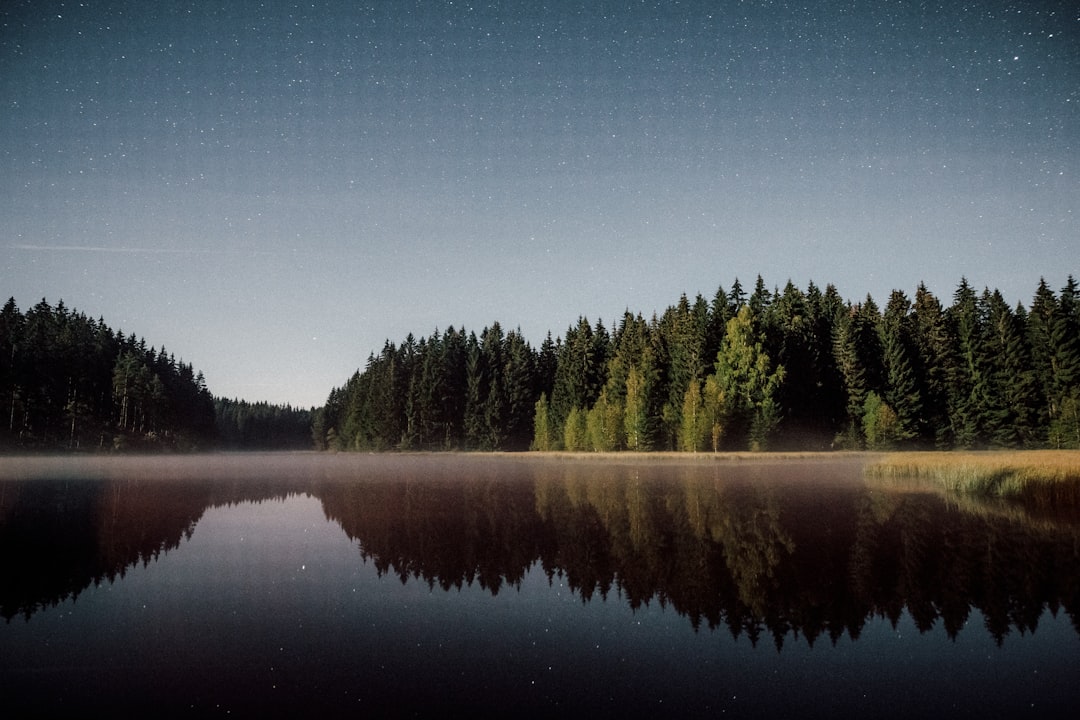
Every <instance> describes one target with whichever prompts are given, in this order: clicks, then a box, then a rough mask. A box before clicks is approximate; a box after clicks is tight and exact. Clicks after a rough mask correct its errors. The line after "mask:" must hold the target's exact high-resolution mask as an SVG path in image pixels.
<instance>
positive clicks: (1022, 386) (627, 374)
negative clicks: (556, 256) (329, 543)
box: [0, 276, 1080, 452]
mask: <svg viewBox="0 0 1080 720" xmlns="http://www.w3.org/2000/svg"><path fill="white" fill-rule="evenodd" d="M0 393H2V395H0V409H2V410H3V413H0V417H2V418H3V422H0V444H2V445H3V446H4V447H8V448H24V449H61V448H66V449H78V450H100V449H124V448H134V449H152V448H164V449H191V448H205V449H210V448H227V449H275V448H280V449H299V448H308V447H311V444H312V440H314V445H315V447H316V448H318V449H335V450H525V449H530V448H531V449H534V450H573V451H594V450H595V451H608V450H633V451H649V450H681V451H691V452H693V451H719V450H766V449H771V450H796V449H802V450H827V449H863V448H866V449H874V450H877V449H905V448H912V449H953V448H965V449H967V448H1040V447H1053V448H1080V297H1078V288H1077V284H1076V282H1075V280H1074V278H1073V277H1072V276H1069V278H1068V280H1067V282H1066V284H1065V286H1064V287H1062V288H1061V289H1060V290H1059V291H1057V292H1055V291H1053V290H1052V289H1051V288H1050V287H1049V285H1048V284H1047V283H1046V282H1045V281H1041V282H1040V283H1039V286H1038V288H1037V289H1036V290H1035V293H1034V296H1033V299H1032V301H1031V302H1030V304H1029V305H1028V306H1027V307H1025V306H1024V305H1023V304H1022V303H1018V304H1017V305H1016V306H1015V307H1013V306H1010V305H1009V304H1008V303H1007V302H1006V301H1005V299H1004V298H1003V296H1002V295H1001V293H1000V292H998V291H996V290H995V291H991V290H989V289H984V290H982V291H981V292H979V291H976V290H975V289H974V288H973V287H972V286H971V285H969V284H968V282H967V281H966V280H962V281H961V282H960V284H959V286H958V287H957V288H956V290H955V291H954V292H953V294H952V297H951V298H950V300H949V301H948V302H947V303H945V302H943V301H942V300H940V299H939V298H938V297H937V296H935V295H934V294H933V293H932V292H931V291H930V290H928V289H927V288H926V287H925V286H924V285H920V286H919V287H918V288H917V289H916V291H915V294H914V297H910V298H909V297H908V296H907V295H906V294H905V293H904V292H902V291H893V292H892V294H891V295H890V296H889V298H888V301H887V302H886V304H885V306H884V308H883V309H882V308H881V307H879V305H878V304H877V303H876V302H875V301H874V300H873V298H871V297H869V296H868V297H867V298H865V299H864V300H863V301H861V302H858V303H854V302H851V301H846V300H844V299H842V298H841V297H840V295H839V293H838V291H837V290H836V288H835V287H833V286H832V285H828V286H826V287H825V289H824V290H822V289H820V288H818V287H817V286H816V285H814V284H813V283H811V284H810V285H809V286H808V287H807V288H806V289H805V290H800V289H799V288H797V287H795V286H794V285H793V284H792V283H790V282H789V283H788V284H787V285H786V286H785V287H784V288H783V289H782V290H780V289H772V290H770V289H768V287H767V286H766V285H765V283H764V281H763V280H762V279H761V278H760V277H759V278H758V279H757V282H756V284H755V286H754V288H753V290H752V291H750V292H747V291H746V290H744V289H743V287H742V286H741V284H740V283H739V282H738V281H737V280H736V281H735V283H734V284H733V285H732V287H731V288H730V290H725V289H724V288H723V287H721V288H720V289H718V290H717V292H716V294H715V295H714V296H713V298H712V299H711V300H707V299H706V298H704V297H702V296H701V295H698V296H697V297H696V298H695V299H694V300H693V301H690V300H689V299H688V298H687V297H686V296H685V295H684V296H682V297H680V298H679V300H678V302H677V303H676V304H675V305H672V306H670V307H668V308H667V309H666V310H665V311H664V312H663V314H661V315H659V316H657V315H653V316H652V317H651V318H649V319H648V320H646V319H645V318H643V317H642V316H641V315H640V314H636V315H635V314H632V313H630V312H626V313H624V315H623V317H622V318H621V319H620V320H619V321H618V323H617V325H615V326H614V327H612V328H610V329H609V328H607V327H605V325H604V324H603V322H602V321H597V322H596V323H595V324H593V323H590V322H589V321H588V320H587V319H586V318H584V317H582V318H579V319H578V321H577V322H576V323H575V324H573V325H571V326H570V327H569V328H567V330H566V331H565V333H564V335H563V336H562V337H559V338H556V339H553V338H552V336H551V334H550V333H549V334H548V336H547V337H546V338H545V339H544V341H543V343H542V344H541V345H540V347H539V348H538V349H537V348H534V347H533V346H531V345H530V344H529V342H528V341H526V339H525V338H524V337H523V336H522V334H521V332H520V331H516V330H512V331H505V330H504V329H503V328H502V326H501V325H500V324H499V323H497V322H496V323H493V324H492V325H491V326H490V327H487V328H484V329H483V331H482V332H480V334H479V335H477V334H476V333H475V332H466V331H465V330H464V329H455V328H453V327H450V328H448V329H447V330H446V331H444V332H438V331H436V332H434V333H433V334H432V335H431V336H429V337H421V338H419V339H417V338H415V337H414V336H412V335H409V336H408V337H407V338H406V339H405V340H404V341H403V342H402V343H401V344H400V345H395V344H394V343H392V342H390V341H387V342H386V344H385V345H384V346H383V348H382V350H381V352H379V353H378V354H372V355H371V356H370V357H369V358H368V361H367V364H366V365H365V367H364V368H363V369H362V370H358V371H357V372H356V373H355V374H354V375H353V376H352V377H351V378H350V379H349V380H348V381H347V382H346V383H345V385H343V386H342V387H339V388H335V389H333V390H332V391H331V392H330V395H329V397H328V399H327V402H326V404H325V406H324V407H322V408H319V409H317V410H301V409H294V408H291V407H289V406H276V405H271V404H268V403H262V402H247V401H243V400H227V399H223V398H214V397H213V395H211V393H210V391H209V390H208V389H207V387H206V383H205V381H204V379H203V376H202V373H199V372H196V371H195V369H194V368H193V367H192V366H191V365H190V364H187V363H184V362H183V361H179V362H178V361H177V360H176V359H175V357H174V356H173V355H172V354H171V353H169V352H167V351H166V350H165V348H164V347H162V348H160V349H155V348H154V347H148V346H147V344H146V341H145V340H143V339H141V338H138V339H137V338H136V336H135V335H134V334H130V335H125V334H124V333H123V332H114V331H113V330H112V329H111V328H109V327H108V326H107V325H106V324H105V322H104V320H102V319H99V320H93V319H92V318H89V317H87V316H86V315H84V314H82V313H80V312H77V311H73V310H69V309H68V308H67V307H65V305H64V303H63V301H61V302H59V303H58V304H57V305H56V306H55V307H52V306H50V305H49V304H48V303H47V302H46V301H45V300H42V301H41V302H40V303H38V304H37V305H35V306H34V307H33V308H31V309H30V310H28V311H27V312H25V313H22V312H20V311H19V309H18V308H17V307H16V305H15V302H14V300H13V299H11V300H8V302H7V304H6V305H5V306H4V308H3V311H2V313H0Z"/></svg>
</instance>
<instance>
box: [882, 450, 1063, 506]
mask: <svg viewBox="0 0 1080 720" xmlns="http://www.w3.org/2000/svg"><path fill="white" fill-rule="evenodd" d="M866 474H867V476H869V477H871V478H875V479H879V480H903V479H915V480H919V481H928V482H929V483H930V484H932V485H936V486H938V487H940V488H942V489H944V490H946V491H947V492H950V493H956V494H959V495H971V496H976V497H994V498H1004V499H1008V500H1022V501H1025V502H1029V503H1034V504H1036V505H1040V506H1044V507H1064V506H1073V507H1077V506H1080V451H1077V450H1023V451H1013V452H906V453H891V454H889V455H886V456H884V457H882V458H881V459H879V460H878V461H876V462H872V463H870V464H868V465H867V467H866Z"/></svg>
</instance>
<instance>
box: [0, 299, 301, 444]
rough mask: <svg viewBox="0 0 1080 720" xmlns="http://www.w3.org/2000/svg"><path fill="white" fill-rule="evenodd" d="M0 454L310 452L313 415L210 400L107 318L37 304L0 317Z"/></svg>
mask: <svg viewBox="0 0 1080 720" xmlns="http://www.w3.org/2000/svg"><path fill="white" fill-rule="evenodd" d="M0 410H2V411H3V412H2V413H0V448H2V449H7V450H12V449H17V450H77V451H100V450H109V451H112V450H192V449H213V448H219V447H220V448H226V449H255V448H267V447H281V448H295V447H299V446H302V447H305V448H310V447H311V430H310V428H311V411H310V410H296V409H293V408H290V407H288V406H285V407H281V406H274V405H269V404H267V403H248V402H244V401H237V400H224V399H215V398H214V397H213V396H212V395H211V393H210V391H209V390H208V389H207V387H206V382H205V380H204V378H203V374H202V373H201V372H197V371H196V370H195V369H194V368H193V367H192V366H191V364H189V363H185V362H183V361H182V360H180V361H177V359H176V358H175V356H174V355H173V354H172V353H170V352H168V351H167V350H166V349H165V348H164V347H161V348H154V347H148V346H147V344H146V341H145V340H144V339H142V338H136V336H135V334H134V333H132V334H129V335H125V334H124V333H123V332H116V331H113V330H112V329H111V328H110V327H109V326H108V325H107V324H106V323H105V321H104V319H98V320H94V319H93V318H91V317H88V316H87V315H85V314H83V313H81V312H78V311H77V310H71V309H69V308H67V307H66V306H65V305H64V302H63V300H61V301H59V302H58V303H57V304H56V306H55V307H53V306H51V305H49V303H48V302H47V301H46V300H44V299H43V300H41V302H39V303H37V304H36V305H35V306H34V307H33V308H31V309H30V310H28V311H26V312H25V313H23V312H20V311H19V309H18V307H17V306H16V304H15V300H14V298H11V299H9V300H8V301H7V303H6V304H5V305H4V308H3V310H2V311H0Z"/></svg>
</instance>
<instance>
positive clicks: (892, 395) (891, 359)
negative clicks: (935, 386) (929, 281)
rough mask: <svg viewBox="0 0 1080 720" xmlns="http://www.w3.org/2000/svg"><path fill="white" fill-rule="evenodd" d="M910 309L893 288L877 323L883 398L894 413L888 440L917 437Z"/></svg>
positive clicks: (919, 404) (917, 401)
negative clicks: (882, 364) (880, 347)
mask: <svg viewBox="0 0 1080 720" xmlns="http://www.w3.org/2000/svg"><path fill="white" fill-rule="evenodd" d="M911 309H912V306H911V302H910V301H909V300H908V298H907V295H905V294H904V293H903V292H902V291H900V290H894V291H893V292H892V294H891V295H890V296H889V302H888V304H887V305H886V306H885V315H884V317H883V318H882V323H881V326H880V327H881V335H882V346H883V350H884V356H883V359H884V366H885V388H884V390H885V392H884V400H885V402H886V404H887V407H888V408H889V409H890V410H891V411H892V412H893V413H894V414H895V415H896V425H895V430H894V431H892V432H891V433H890V437H889V442H890V443H898V442H905V441H908V440H911V439H913V438H916V437H918V435H919V422H920V419H921V417H922V412H923V405H922V396H921V393H920V387H919V381H918V365H917V363H918V351H917V350H916V348H915V339H914V327H913V324H914V323H913V318H912V316H911Z"/></svg>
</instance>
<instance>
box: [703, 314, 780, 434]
mask: <svg viewBox="0 0 1080 720" xmlns="http://www.w3.org/2000/svg"><path fill="white" fill-rule="evenodd" d="M755 325H756V323H755V322H754V317H753V311H752V310H751V308H750V306H749V305H747V306H744V307H742V308H741V309H740V310H739V312H738V314H737V315H736V316H735V317H733V318H732V319H731V320H729V321H728V324H727V333H726V334H725V336H724V340H723V342H722V343H721V346H720V352H719V353H718V354H717V356H716V374H715V375H716V381H715V393H716V395H717V397H716V398H713V400H714V401H717V402H719V404H720V425H721V427H723V428H724V429H725V434H727V435H729V436H730V437H733V438H743V439H745V440H746V441H747V443H748V445H749V447H750V449H751V450H764V449H765V447H766V446H767V444H768V440H769V437H770V436H771V435H772V433H773V431H774V430H775V429H776V426H777V425H778V424H779V420H780V411H779V407H778V405H777V402H776V394H777V391H778V390H779V388H780V385H781V383H783V381H784V375H785V371H784V367H783V366H782V365H778V366H776V367H773V363H772V360H771V359H770V358H769V355H768V353H766V352H765V349H764V338H763V337H762V336H761V334H760V333H759V332H758V331H756V330H755ZM717 398H719V400H717Z"/></svg>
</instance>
